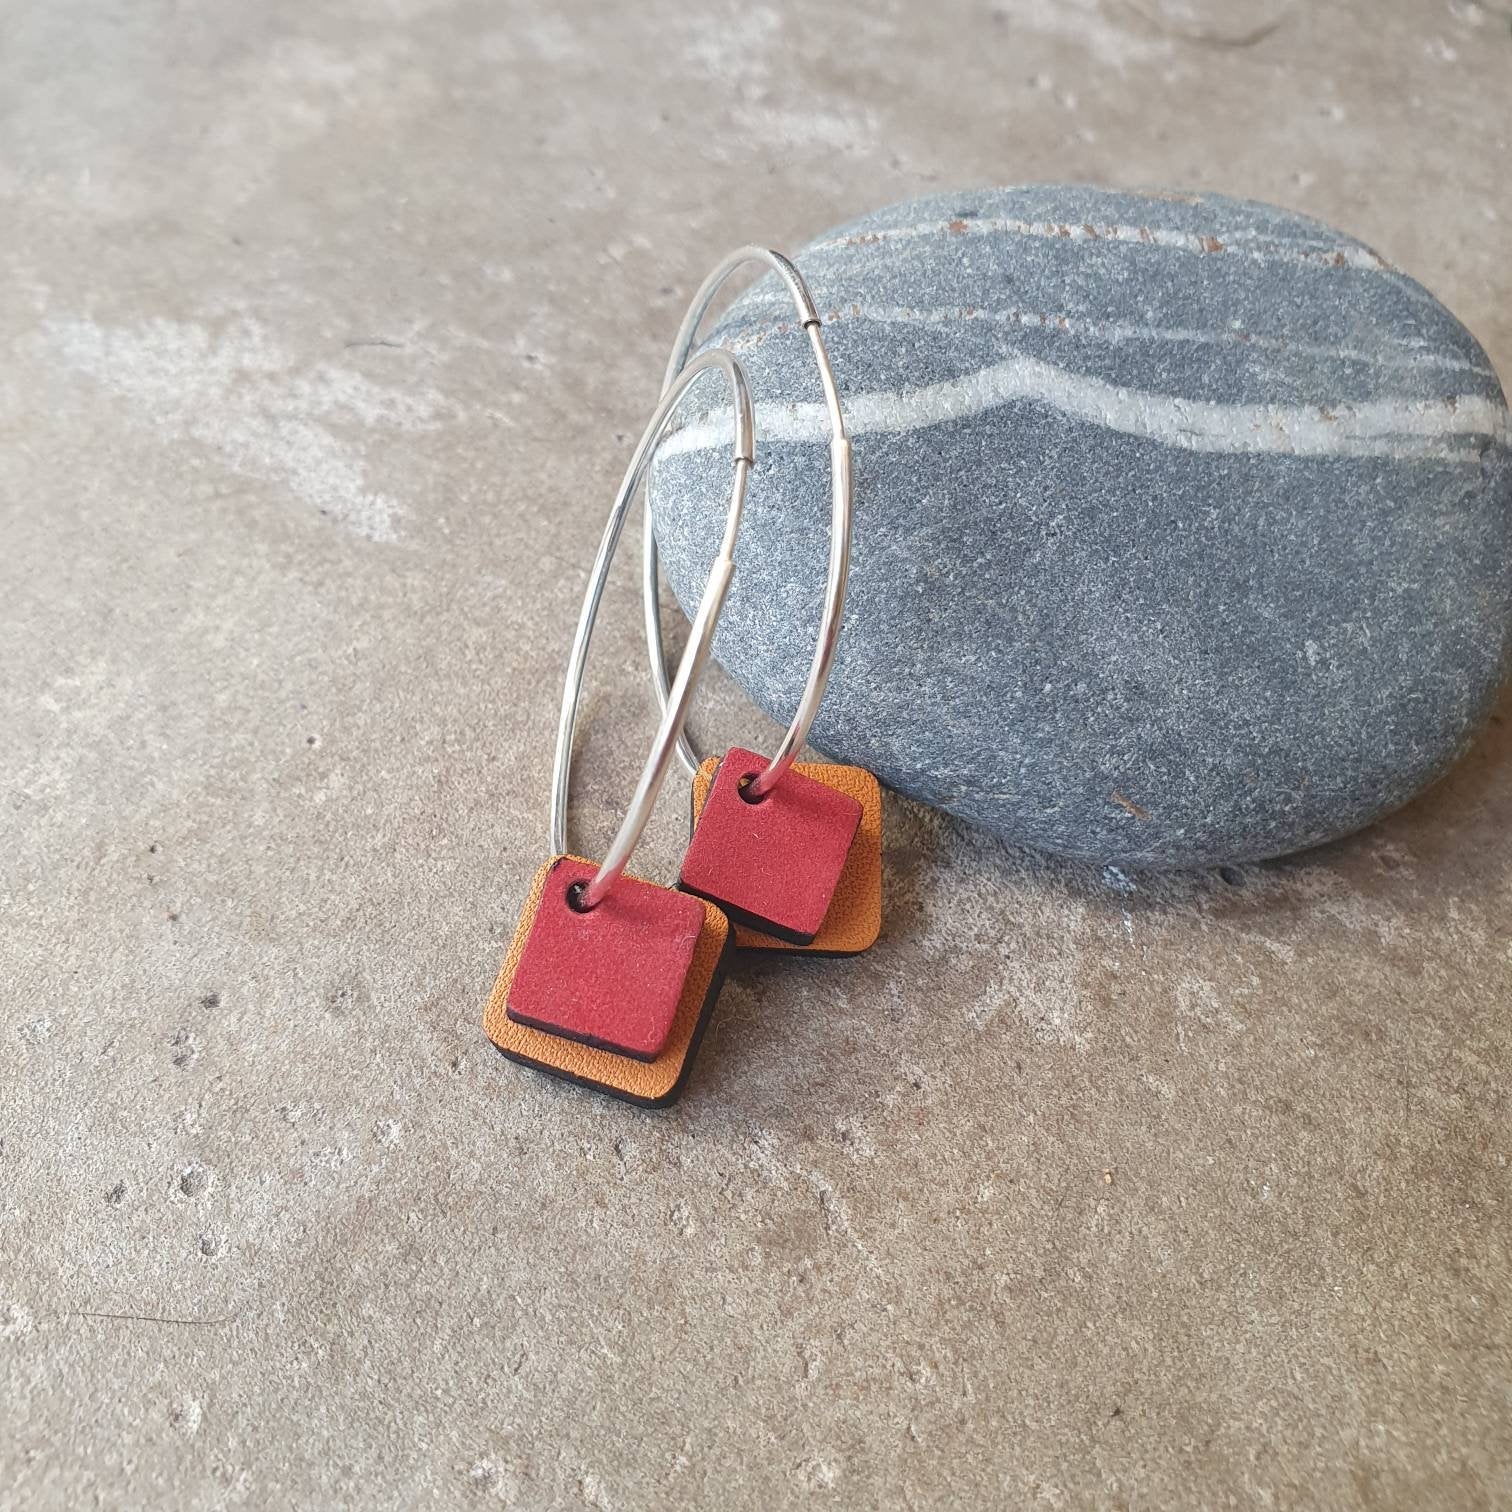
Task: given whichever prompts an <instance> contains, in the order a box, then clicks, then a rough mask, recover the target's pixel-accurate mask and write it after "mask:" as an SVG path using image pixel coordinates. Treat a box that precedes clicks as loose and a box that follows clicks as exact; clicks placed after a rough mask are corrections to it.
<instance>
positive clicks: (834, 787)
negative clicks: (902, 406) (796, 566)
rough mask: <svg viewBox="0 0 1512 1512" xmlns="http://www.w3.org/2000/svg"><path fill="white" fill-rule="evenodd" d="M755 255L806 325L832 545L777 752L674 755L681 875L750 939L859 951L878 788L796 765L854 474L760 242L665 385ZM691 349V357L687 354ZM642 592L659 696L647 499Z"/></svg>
mask: <svg viewBox="0 0 1512 1512" xmlns="http://www.w3.org/2000/svg"><path fill="white" fill-rule="evenodd" d="M749 263H758V264H761V265H762V266H765V267H766V268H768V269H770V270H771V271H773V272H775V273H776V274H777V275H778V277H780V278H781V279H782V281H783V283H784V285H785V286H786V288H787V291H788V294H789V296H790V297H791V299H792V301H793V306H794V308H795V310H796V311H797V313H798V318H799V321H800V322H801V324H802V326H803V329H804V331H805V332H806V333H807V336H808V342H809V346H810V349H811V350H812V353H813V357H814V364H815V366H816V367H817V369H818V372H819V381H820V385H821V386H822V388H823V390H824V402H825V408H826V409H827V411H828V413H829V422H830V551H829V568H828V572H827V574H826V580H825V593H824V603H823V607H822V609H821V611H820V616H819V631H818V635H817V638H816V640H815V644H814V653H813V657H812V659H811V661H810V664H809V673H808V678H807V681H806V682H805V684H804V687H803V692H802V694H801V695H800V697H799V700H798V707H797V710H796V711H795V713H794V716H793V720H792V723H791V724H790V725H789V726H788V728H787V732H786V733H785V734H784V736H783V738H782V741H781V743H780V744H779V746H778V748H777V751H776V753H775V754H774V755H773V756H772V757H771V759H770V760H763V758H761V757H760V756H758V755H756V754H755V753H754V752H752V751H748V750H744V749H742V748H740V747H736V748H733V749H732V750H730V751H728V752H726V753H725V756H724V757H723V758H722V759H720V760H715V759H712V758H711V759H710V760H707V761H704V762H701V763H700V762H699V761H698V759H697V757H696V755H695V754H694V752H693V749H692V746H691V745H690V743H689V742H688V740H687V738H686V735H684V736H683V737H680V738H679V740H678V747H677V749H678V755H679V757H680V759H681V760H682V762H683V763H684V765H685V766H686V767H687V768H688V770H689V772H691V773H692V774H693V778H694V796H693V806H694V828H693V835H692V838H691V840H690V842H689V845H688V851H687V854H686V856H685V857H684V858H683V865H682V871H681V874H680V876H679V881H678V885H679V886H680V887H682V888H683V889H684V890H685V891H688V892H691V893H694V894H696V895H697V896H698V897H701V898H706V899H708V900H709V901H711V902H714V903H717V904H718V905H719V906H720V907H721V908H722V909H724V911H725V912H726V913H727V914H729V916H730V917H731V919H732V920H734V921H735V924H736V926H737V927H736V939H737V943H738V944H739V945H740V946H741V947H742V948H744V949H750V950H794V949H798V950H804V951H807V952H810V953H813V954H822V955H855V954H858V953H859V952H860V951H863V950H865V949H867V948H868V947H869V946H870V945H872V944H873V943H874V942H875V940H876V938H877V936H878V934H879V932H880V931H881V927H882V792H881V787H880V785H879V784H878V782H877V779H876V778H875V777H874V776H873V775H872V774H871V773H870V772H868V771H866V770H864V769H863V768H861V767H855V766H845V765H840V764H838V763H832V762H813V763H797V764H796V765H795V761H796V758H797V756H798V754H799V753H800V752H801V751H802V749H803V746H804V743H805V741H806V740H807V739H808V734H809V730H810V728H811V727H812V725H813V722H814V716H815V715H816V714H817V713H818V711H819V705H820V702H821V701H822V699H823V697H824V692H825V688H826V686H827V684H828V682H829V675H830V669H831V667H832V666H833V665H834V660H835V652H836V648H837V646H838V644H839V639H840V626H841V621H842V618H843V616H844V611H845V590H846V582H847V579H848V577H849V572H850V552H851V517H852V508H853V496H854V485H853V479H852V473H851V447H850V440H849V438H848V437H847V435H846V433H845V417H844V414H843V412H842V410H841V406H840V395H839V390H838V388H837V386H836V383H835V375H834V369H833V368H832V366H831V364H830V359H829V353H828V351H827V350H826V348H825V345H824V337H823V335H822V332H821V322H820V319H819V312H818V310H817V309H816V308H815V305H814V301H813V297H812V296H811V295H810V293H809V290H808V286H807V284H805V283H804V281H803V277H802V275H801V274H800V273H799V272H798V269H797V268H796V267H795V266H794V265H793V263H792V262H791V261H789V259H788V258H786V257H784V256H783V255H782V254H781V253H780V252H776V251H773V250H771V249H770V248H767V247H757V246H750V247H742V248H740V249H739V250H738V251H735V252H732V253H731V254H730V255H729V256H728V257H726V258H725V259H724V260H723V261H722V262H721V263H720V264H719V265H718V266H717V267H716V268H715V269H714V270H713V272H711V273H710V274H709V276H708V277H707V278H706V279H705V280H704V281H703V284H702V285H701V286H700V287H699V289H698V292H697V293H696V294H695V295H694V296H693V300H692V302H691V304H690V305H689V306H688V311H687V314H686V315H684V317H683V321H682V325H681V326H680V328H679V329H678V332H677V339H676V340H675V342H674V343H673V347H672V355H671V358H670V359H669V361H668V364H667V373H666V380H665V381H666V385H667V388H668V389H669V390H670V388H671V387H672V386H673V385H674V384H676V382H677V381H678V379H679V377H680V375H681V374H682V373H683V372H685V371H686V370H687V363H688V353H689V352H690V351H691V349H692V347H693V343H694V341H695V340H696V339H697V335H698V328H699V326H700V325H701V324H702V322H703V318H704V316H705V315H706V314H707V313H708V309H709V306H710V304H711V303H712V302H713V300H714V298H715V296H716V295H717V294H718V293H719V291H720V289H721V288H723V287H724V284H725V283H726V281H727V280H728V279H729V278H730V276H731V275H732V274H734V273H735V272H736V271H737V270H739V269H740V268H742V267H744V266H746V265H747V264H749ZM694 360H695V361H696V360H697V359H694ZM641 560H642V602H643V609H644V615H645V621H646V645H647V650H648V652H649V654H650V659H651V677H652V683H653V685H654V686H655V688H656V691H657V696H658V699H659V700H660V702H661V705H662V707H663V708H666V707H668V699H669V696H670V692H671V687H670V684H669V682H668V677H667V665H666V654H665V650H664V647H663V642H662V631H661V613H660V591H659V586H660V585H659V579H658V571H657V567H658V561H657V549H656V538H655V534H654V531H653V524H652V520H651V515H650V511H649V510H648V511H647V515H646V521H645V534H644V544H643V551H642V559H641Z"/></svg>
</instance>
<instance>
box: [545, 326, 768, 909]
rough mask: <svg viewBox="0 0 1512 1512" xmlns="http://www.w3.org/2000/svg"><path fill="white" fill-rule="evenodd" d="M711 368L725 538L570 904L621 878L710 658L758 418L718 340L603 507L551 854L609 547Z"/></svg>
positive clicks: (556, 846) (554, 799) (555, 769)
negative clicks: (722, 417)
mask: <svg viewBox="0 0 1512 1512" xmlns="http://www.w3.org/2000/svg"><path fill="white" fill-rule="evenodd" d="M713 370H718V371H719V372H722V373H723V374H724V375H725V377H726V379H727V380H728V381H729V385H730V397H731V399H732V400H733V401H734V410H735V438H734V446H733V449H732V459H731V460H732V465H733V473H734V475H733V477H732V478H731V481H730V506H729V511H728V513H727V514H726V516H725V529H724V538H723V540H722V541H721V542H720V547H719V555H718V556H717V557H716V558H715V559H714V565H713V567H712V568H711V569H710V572H709V580H708V582H707V583H706V584H705V585H704V591H703V597H702V599H700V600H699V604H698V613H697V614H696V615H695V616H694V620H693V629H692V632H691V633H690V635H689V637H688V644H687V646H686V647H685V648H684V650H683V654H682V660H681V661H680V662H678V664H677V676H676V678H675V679H674V681H673V683H672V687H671V689H670V691H669V692H663V693H662V694H661V696H660V698H659V702H660V704H661V724H660V726H659V728H658V729H657V732H656V740H655V741H654V743H653V744H652V747H651V754H650V756H649V757H648V758H647V760H646V765H645V769H644V770H643V771H642V772H641V777H640V782H639V783H637V785H636V788H635V792H634V794H633V795H632V796H631V799H630V806H629V807H628V808H627V809H626V810H625V817H624V819H623V820H622V821H621V823H620V827H619V833H618V834H617V835H616V836H615V837H614V844H613V845H611V846H610V847H609V851H608V854H607V855H606V856H605V857H604V862H603V865H602V866H600V867H599V869H598V873H597V874H596V875H595V877H594V878H593V880H592V881H591V882H590V883H589V884H588V886H587V888H586V890H585V891H584V892H583V893H582V894H581V895H580V896H579V897H578V899H577V902H576V906H577V907H578V908H580V909H583V910H587V909H590V908H594V907H596V906H597V905H598V904H599V903H601V902H602V901H603V900H604V898H605V896H606V895H607V894H608V892H609V889H610V888H612V887H613V886H614V884H615V882H616V881H618V880H619V876H620V873H621V872H623V871H624V869H625V864H626V862H628V861H629V859H630V855H631V852H633V851H634V849H635V847H636V844H637V842H638V841H639V840H640V837H641V835H642V833H643V832H644V830H645V828H646V823H647V821H648V820H649V819H650V817H651V810H652V809H653V808H654V807H655V806H656V797H657V794H658V793H659V792H660V791H661V785H662V779H663V778H664V777H665V776H666V775H667V768H668V767H669V766H670V765H671V763H672V756H673V753H674V751H675V750H676V747H677V741H678V738H679V736H680V735H681V734H682V728H683V725H684V724H685V723H686V722H687V718H688V707H689V705H690V704H691V703H692V701H693V690H694V688H695V687H696V686H697V684H698V679H699V676H700V675H701V674H702V672H703V669H704V665H705V663H706V662H707V661H708V659H709V647H710V646H711V645H712V644H713V641H714V629H715V626H716V625H717V623H718V621H719V612H720V610H721V609H722V608H723V607H724V600H725V594H726V592H727V590H728V589H729V586H730V578H731V576H732V575H733V573H734V571H735V537H736V535H737V533H738V532H739V530H740V515H741V510H742V508H743V507H744V505H745V495H746V484H747V482H748V480H749V478H750V473H751V462H752V459H753V458H754V456H755V451H754V445H755V440H754V438H755V430H756V425H755V420H754V417H753V415H752V410H751V391H750V388H749V386H748V385H747V383H746V376H745V371H744V369H743V368H742V367H741V366H740V364H739V363H738V362H737V361H736V360H735V358H734V357H732V356H731V355H730V354H729V352H727V351H725V349H724V348H723V347H715V348H713V349H711V350H710V351H707V352H700V353H699V354H698V356H697V357H695V358H694V359H693V360H692V361H691V362H690V363H688V365H687V366H686V367H684V368H683V369H682V371H681V372H680V373H678V374H677V375H676V376H675V381H673V382H672V383H669V384H668V385H667V386H666V388H665V389H663V391H662V396H661V399H660V401H659V402H658V404H657V406H656V412H655V413H654V414H653V415H652V416H651V421H650V423H649V424H648V425H647V426H646V430H645V434H644V435H642V437H641V438H640V441H639V443H638V444H637V445H636V448H635V452H634V454H633V455H632V456H631V458H630V465H629V467H628V468H626V470H625V477H624V481H623V482H621V484H620V486H619V492H618V493H617V494H616V495H615V497H614V507H613V508H612V509H611V510H610V511H609V522H608V524H607V525H606V526H605V527H604V536H603V539H602V540H601V541H600V542H599V549H598V556H597V557H596V558H595V559H594V563H593V571H592V572H591V573H590V574H589V577H588V587H587V590H586V592H585V593H584V595H583V608H582V612H581V613H580V614H579V615H578V624H577V633H576V634H575V635H574V636H573V638H572V651H571V653H570V654H569V655H568V658H567V678H566V681H565V683H564V684H563V687H562V713H561V717H560V719H559V720H558V722H557V743H556V756H555V759H554V761H553V763H552V771H551V849H552V853H553V854H554V855H561V854H562V853H563V852H565V851H566V849H567V790H568V785H569V782H570V780H571V772H572V736H573V731H574V730H575V729H576V727H577V712H578V700H579V698H580V697H581V695H582V691H583V666H584V663H585V662H586V661H587V659H588V643H589V641H590V640H591V639H592V638H593V626H594V622H595V620H596V619H597V618H598V609H599V601H600V600H601V599H602V598H603V596H604V584H605V583H606V582H607V581H608V577H609V564H610V563H611V562H612V561H613V559H614V552H615V548H616V547H617V546H618V545H619V539H620V535H621V533H622V532H623V530H624V528H625V518H626V516H627V515H628V513H629V510H630V505H631V503H632V502H633V500H634V498H635V495H636V492H637V491H638V489H639V487H640V483H641V479H642V477H643V476H644V474H645V471H646V466H647V464H648V463H649V461H650V459H651V454H652V453H653V452H654V451H655V450H656V446H657V443H658V442H659V441H660V440H661V438H662V433H663V432H664V431H665V430H666V428H667V425H668V424H669V422H670V421H671V419H672V416H673V413H674V412H675V411H676V409H677V406H678V403H679V401H680V400H681V399H682V397H683V395H684V394H686V393H687V391H688V390H689V389H690V388H691V387H692V386H693V385H694V383H696V382H697V381H698V379H699V378H700V377H702V376H703V374H704V373H707V372H710V371H713Z"/></svg>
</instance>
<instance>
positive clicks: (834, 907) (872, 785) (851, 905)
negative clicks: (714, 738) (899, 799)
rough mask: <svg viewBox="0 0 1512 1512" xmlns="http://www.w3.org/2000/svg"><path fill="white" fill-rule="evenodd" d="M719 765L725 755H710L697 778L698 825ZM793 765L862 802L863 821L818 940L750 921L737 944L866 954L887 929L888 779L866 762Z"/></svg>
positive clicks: (804, 951) (749, 947) (805, 952)
mask: <svg viewBox="0 0 1512 1512" xmlns="http://www.w3.org/2000/svg"><path fill="white" fill-rule="evenodd" d="M718 770H719V758H718V757H717V756H710V757H709V758H708V759H707V760H706V761H705V762H704V763H703V764H702V765H701V766H700V767H699V769H698V773H697V775H696V776H695V777H694V779H693V823H694V825H695V826H696V825H697V824H698V818H699V814H700V813H701V812H702V810H703V806H704V803H705V802H706V801H707V799H708V796H709V789H710V788H712V787H713V785H714V774H715V773H716V772H717V771H718ZM793 771H794V772H801V773H802V774H803V775H804V776H805V777H812V778H813V779H814V781H815V782H822V783H824V784H825V785H826V786H827V787H832V788H834V789H836V790H837V791H838V792H841V793H849V794H850V796H851V797H852V798H854V799H856V801H857V802H858V803H859V804H860V805H861V823H860V825H859V826H858V827H857V829H856V838H855V839H854V840H852V841H851V847H850V850H849V851H848V852H847V853H846V857H845V865H844V866H843V867H842V868H841V871H840V880H839V881H838V882H837V883H836V884H835V892H834V896H833V897H832V898H831V899H830V906H829V911H828V912H827V913H826V914H825V916H824V923H823V924H821V925H820V926H819V933H818V934H816V935H815V936H814V938H813V940H812V942H810V943H809V944H807V945H795V944H794V943H793V942H792V941H791V940H779V939H778V938H777V936H776V935H770V934H763V933H762V932H761V931H760V930H758V929H753V928H752V927H751V926H749V925H747V924H737V925H736V926H735V947H736V949H737V950H785V951H796V952H798V953H799V954H801V955H822V956H850V955H860V953H861V952H862V951H864V950H869V949H870V948H871V947H872V946H873V945H875V944H876V942H877V936H878V935H880V934H881V933H882V784H881V783H880V782H878V781H877V779H876V778H875V777H874V776H872V774H871V773H870V772H868V771H867V770H866V769H865V768H864V767H855V766H842V765H840V764H839V763H837V762H830V761H811V762H806V761H799V762H795V763H794V765H793Z"/></svg>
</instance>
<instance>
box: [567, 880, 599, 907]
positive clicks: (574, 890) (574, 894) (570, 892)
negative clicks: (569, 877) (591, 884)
mask: <svg viewBox="0 0 1512 1512" xmlns="http://www.w3.org/2000/svg"><path fill="white" fill-rule="evenodd" d="M587 893H588V884H587V883H586V882H574V883H573V884H572V885H571V886H570V887H569V888H568V889H567V906H568V908H570V909H571V910H572V911H573V913H580V914H585V913H592V912H593V910H592V909H591V908H589V907H588V905H587V904H586V903H584V902H583V899H584V898H585V897H586V896H587Z"/></svg>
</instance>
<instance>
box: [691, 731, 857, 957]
mask: <svg viewBox="0 0 1512 1512" xmlns="http://www.w3.org/2000/svg"><path fill="white" fill-rule="evenodd" d="M765 765H766V758H765V757H763V756H758V755H756V754H755V753H754V752H752V751H745V750H741V749H740V747H738V746H736V747H734V748H733V749H731V750H730V751H729V752H728V753H727V754H726V756H725V759H724V760H723V761H722V762H721V763H720V766H719V771H718V773H717V775H716V776H715V778H714V785H713V787H712V788H710V790H709V796H708V798H707V799H706V800H705V802H704V805H703V809H702V811H701V812H700V814H699V816H698V824H697V826H696V827H695V829H694V831H693V838H692V840H691V841H690V842H689V843H688V851H687V854H686V855H685V856H684V857H683V864H682V874H681V876H680V877H679V878H678V884H677V885H678V886H679V887H681V888H683V889H684V890H685V891H687V892H690V893H695V894H697V896H699V897H701V898H707V899H708V900H709V901H710V902H711V903H717V904H718V905H719V906H720V907H721V908H723V909H724V910H725V912H726V913H728V914H729V915H730V917H731V918H732V919H734V920H735V921H736V922H737V923H740V924H747V925H750V926H751V927H753V928H755V929H759V930H762V931H763V932H764V933H766V934H771V935H775V936H776V937H777V938H778V939H782V940H791V941H793V942H794V943H795V944H799V945H807V944H809V943H810V942H811V941H812V940H813V938H814V936H815V935H817V934H818V933H819V928H820V926H821V925H822V924H823V923H824V916H825V914H826V912H827V911H828V910H829V906H830V899H831V898H832V897H833V896H834V892H835V884H836V883H837V882H838V881H839V880H840V873H841V871H842V870H843V869H844V867H845V857H846V854H847V852H848V851H849V850H850V846H851V841H852V840H853V839H854V838H855V835H856V828H857V826H858V825H859V824H860V823H861V805H860V804H859V803H858V802H857V801H856V800H855V799H854V798H852V797H851V796H850V795H849V794H847V793H841V792H838V791H836V790H835V789H834V788H832V787H830V786H828V785H826V784H825V783H822V782H816V781H815V780H814V779H813V778H812V777H805V776H804V775H803V774H802V773H801V772H799V771H797V770H796V769H794V768H789V769H788V771H787V772H785V773H784V774H783V777H782V781H781V782H779V783H778V784H777V786H776V787H775V788H773V789H772V791H771V792H770V793H768V794H767V795H766V797H764V798H762V799H761V800H759V801H758V802H756V803H748V802H747V801H746V799H745V798H744V796H743V795H742V794H741V791H740V787H741V779H742V778H744V777H747V776H754V775H755V774H756V773H757V772H759V771H761V770H762V769H763V768H764V767H765Z"/></svg>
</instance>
